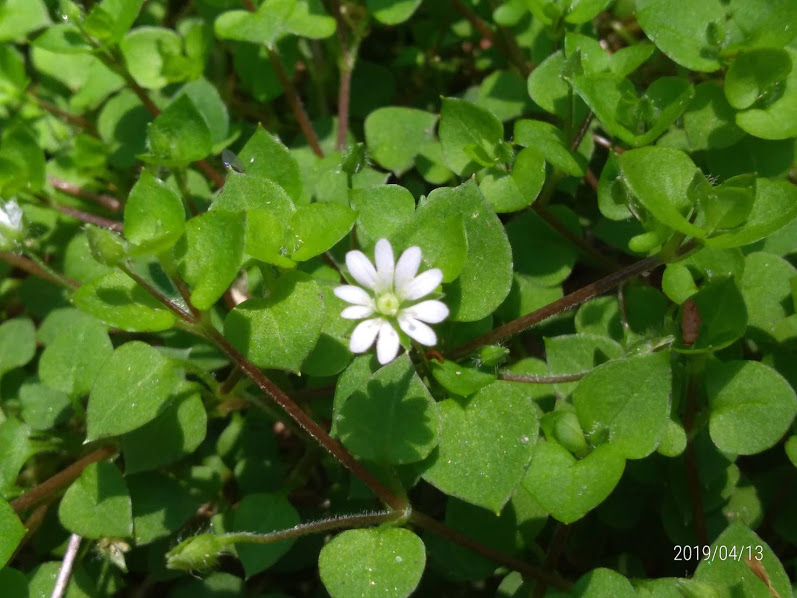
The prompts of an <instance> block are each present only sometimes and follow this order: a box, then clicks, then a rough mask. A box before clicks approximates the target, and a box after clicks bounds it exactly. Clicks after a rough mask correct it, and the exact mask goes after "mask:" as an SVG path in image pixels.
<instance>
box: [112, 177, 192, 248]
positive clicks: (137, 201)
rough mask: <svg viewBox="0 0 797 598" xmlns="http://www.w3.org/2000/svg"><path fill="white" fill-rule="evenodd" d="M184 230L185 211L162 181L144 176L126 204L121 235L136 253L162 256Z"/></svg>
mask: <svg viewBox="0 0 797 598" xmlns="http://www.w3.org/2000/svg"><path fill="white" fill-rule="evenodd" d="M184 228H185V208H183V202H182V201H180V198H179V197H178V196H177V194H176V193H175V192H174V191H172V190H171V189H169V187H167V186H166V183H164V182H163V181H161V180H158V179H156V178H155V177H154V176H152V175H151V174H149V173H148V172H146V171H145V172H143V173H142V174H141V178H139V179H138V181H137V182H136V184H135V185H133V188H132V189H131V190H130V195H129V196H128V198H127V202H126V203H125V221H124V233H125V237H127V238H128V239H129V240H130V241H131V242H132V243H135V244H136V245H138V250H137V252H138V253H154V254H158V253H162V252H163V251H165V250H167V249H169V248H170V247H171V246H172V245H174V244H175V243H176V242H177V239H178V238H179V237H180V235H182V234H183V229H184Z"/></svg>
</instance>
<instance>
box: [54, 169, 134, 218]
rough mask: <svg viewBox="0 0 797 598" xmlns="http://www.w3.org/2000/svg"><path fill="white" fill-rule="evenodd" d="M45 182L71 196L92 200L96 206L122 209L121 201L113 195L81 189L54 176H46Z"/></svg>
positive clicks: (119, 210) (116, 210)
mask: <svg viewBox="0 0 797 598" xmlns="http://www.w3.org/2000/svg"><path fill="white" fill-rule="evenodd" d="M47 182H48V183H50V184H51V185H52V186H53V187H54V188H56V189H58V190H59V191H63V192H64V193H66V194H68V195H72V196H73V197H79V198H81V199H87V200H89V201H91V202H94V203H95V204H97V205H98V206H101V207H103V208H106V209H108V210H110V211H111V212H121V211H122V202H120V201H119V200H118V199H116V198H115V197H114V196H113V195H108V194H106V193H94V192H93V191H88V190H87V189H83V188H82V187H79V186H78V185H75V184H74V183H70V182H68V181H64V180H62V179H59V178H56V177H54V176H50V177H47Z"/></svg>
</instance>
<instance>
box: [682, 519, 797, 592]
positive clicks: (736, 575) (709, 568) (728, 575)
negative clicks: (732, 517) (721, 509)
mask: <svg viewBox="0 0 797 598" xmlns="http://www.w3.org/2000/svg"><path fill="white" fill-rule="evenodd" d="M722 547H725V549H731V548H736V549H737V550H736V557H735V558H727V559H718V558H717V559H712V560H701V561H700V564H699V565H698V566H697V569H696V570H695V574H694V577H693V579H694V580H695V581H701V582H707V583H710V584H712V585H714V586H715V587H716V586H719V587H725V588H734V589H735V590H738V592H739V593H740V594H741V595H743V596H749V597H750V598H771V596H773V594H772V593H771V592H770V591H769V588H768V587H767V585H766V584H765V583H763V582H762V581H761V579H760V578H759V577H758V576H757V575H756V574H755V573H754V572H753V570H752V569H751V568H750V566H748V565H747V563H746V562H745V560H744V559H745V557H749V558H750V559H751V560H753V561H758V562H757V563H754V564H755V565H758V566H760V567H762V568H763V569H764V571H766V574H767V577H768V578H769V580H770V582H771V583H772V588H773V590H774V591H775V592H777V593H778V595H780V596H791V595H792V593H791V582H790V581H789V576H788V575H787V574H786V572H785V571H784V570H783V565H781V564H780V561H779V560H778V557H777V555H776V554H775V553H774V552H773V551H772V549H771V548H770V547H769V545H768V544H767V543H766V542H764V541H763V540H762V539H761V538H760V537H759V536H758V535H756V533H755V532H754V531H753V530H751V529H749V528H748V527H747V526H746V525H744V524H743V523H731V524H730V525H729V526H728V527H727V528H726V529H725V531H723V532H722V533H721V534H720V535H719V536H717V538H716V539H715V540H714V542H713V543H712V545H711V553H712V554H715V553H716V552H715V551H717V550H718V549H722ZM723 550H724V549H723ZM740 551H741V552H740ZM720 554H723V553H722V552H721V553H720Z"/></svg>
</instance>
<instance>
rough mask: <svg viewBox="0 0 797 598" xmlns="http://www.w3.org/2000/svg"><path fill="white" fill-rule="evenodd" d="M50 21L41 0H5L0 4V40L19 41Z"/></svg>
mask: <svg viewBox="0 0 797 598" xmlns="http://www.w3.org/2000/svg"><path fill="white" fill-rule="evenodd" d="M51 22H52V21H50V15H49V14H48V12H47V6H46V4H45V3H44V2H43V1H42V0H6V1H5V2H3V4H2V5H0V41H2V42H7V41H17V40H20V41H21V40H23V39H24V38H25V36H26V35H27V34H28V33H30V32H31V31H35V30H37V29H40V28H41V27H46V26H47V25H49V24H50V23H51Z"/></svg>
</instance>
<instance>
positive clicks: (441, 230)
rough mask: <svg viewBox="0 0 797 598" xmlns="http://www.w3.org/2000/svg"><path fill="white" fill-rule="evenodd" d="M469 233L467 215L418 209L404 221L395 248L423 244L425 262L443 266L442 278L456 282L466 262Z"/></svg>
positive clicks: (422, 252) (434, 266)
mask: <svg viewBox="0 0 797 598" xmlns="http://www.w3.org/2000/svg"><path fill="white" fill-rule="evenodd" d="M467 235H468V232H467V228H466V227H465V222H464V216H462V215H460V214H447V215H445V216H443V215H441V214H440V213H439V212H438V213H435V212H434V210H429V209H419V210H417V211H416V212H415V214H414V216H413V217H412V218H411V219H409V220H405V221H404V223H403V226H401V227H400V228H399V229H398V230H397V231H396V233H395V234H394V235H393V237H392V240H393V243H394V245H395V247H396V249H398V248H405V247H411V246H413V245H415V246H417V247H420V248H421V255H422V257H423V262H424V264H425V265H427V266H429V267H430V268H440V270H442V271H443V282H453V281H454V280H456V279H457V278H458V277H459V275H460V274H461V273H462V270H463V268H464V267H465V264H466V262H467V257H468V236H467Z"/></svg>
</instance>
